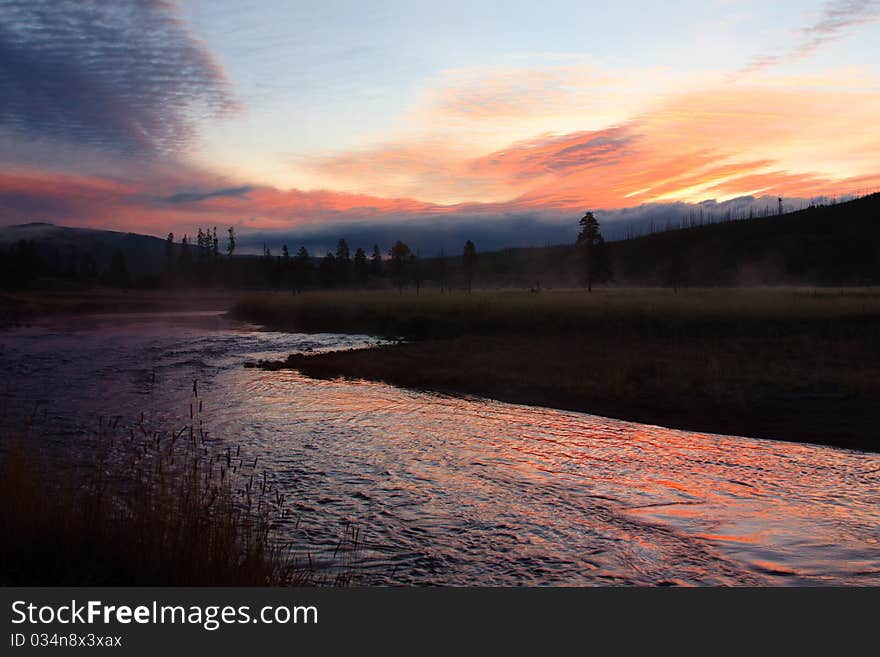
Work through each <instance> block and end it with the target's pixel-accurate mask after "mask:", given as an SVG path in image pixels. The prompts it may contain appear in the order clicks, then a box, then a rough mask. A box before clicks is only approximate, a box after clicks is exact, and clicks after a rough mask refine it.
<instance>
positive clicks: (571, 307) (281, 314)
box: [233, 289, 880, 450]
mask: <svg viewBox="0 0 880 657" xmlns="http://www.w3.org/2000/svg"><path fill="white" fill-rule="evenodd" d="M233 312H234V314H236V315H237V316H239V317H248V318H250V319H253V320H256V321H261V322H263V323H265V324H267V325H268V326H271V327H273V328H276V329H284V330H304V331H339V332H353V333H354V332H357V333H371V334H376V335H382V336H400V337H404V338H408V339H409V340H411V342H409V343H404V344H395V345H390V346H385V347H380V348H375V349H369V350H364V351H350V352H337V353H329V354H319V355H292V356H290V357H289V358H288V359H287V360H286V361H283V362H276V363H264V364H262V365H263V366H264V367H268V368H277V367H286V368H294V369H298V370H300V371H302V372H304V373H305V374H308V375H310V376H315V377H322V378H336V377H346V378H354V379H367V380H377V381H385V382H388V383H392V384H395V385H401V386H406V387H412V388H419V389H426V390H435V391H441V392H452V393H468V394H475V395H481V396H486V397H491V398H495V399H500V400H503V401H510V402H517V403H525V404H535V405H542V406H551V407H556V408H563V409H569V410H578V411H585V412H590V413H596V414H601V415H606V416H610V417H617V418H621V419H625V420H634V421H640V422H648V423H655V424H660V425H664V426H669V427H674V428H682V429H690V430H697V431H709V432H717V433H730V434H739V435H748V436H756V437H766V438H778V439H784V440H794V441H808V442H817V443H824V444H830V445H838V446H845V447H855V448H861V449H868V450H878V449H880V431H878V429H877V424H876V418H875V413H876V408H877V407H878V402H880V294H878V291H877V290H866V289H860V290H822V291H815V290H791V289H788V290H779V289H777V290H770V289H762V290H702V291H695V290H691V291H687V292H684V293H680V294H677V295H676V294H673V293H672V292H666V291H664V290H659V291H657V290H643V291H632V290H612V291H605V292H603V293H601V294H593V295H586V294H584V293H580V292H575V293H553V294H516V293H493V294H479V295H472V296H466V295H443V296H440V295H429V296H420V297H416V296H414V295H386V294H381V295H371V294H363V295H351V294H338V295H332V294H323V295H302V296H301V297H297V298H290V297H277V296H266V297H256V298H250V299H247V300H245V301H243V302H240V303H239V304H237V305H236V306H235V308H234V310H233Z"/></svg>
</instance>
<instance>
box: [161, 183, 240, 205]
mask: <svg viewBox="0 0 880 657" xmlns="http://www.w3.org/2000/svg"><path fill="white" fill-rule="evenodd" d="M253 189H254V188H253V186H251V185H244V186H242V187H226V188H224V189H214V190H211V191H209V192H178V193H177V194H172V195H171V196H165V197H163V198H162V199H161V200H162V201H163V202H164V203H199V202H201V201H206V200H208V199H212V198H218V197H222V196H231V197H234V198H241V197H245V196H247V193H248V192H250V191H252V190H253Z"/></svg>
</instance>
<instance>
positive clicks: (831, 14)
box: [739, 0, 880, 75]
mask: <svg viewBox="0 0 880 657" xmlns="http://www.w3.org/2000/svg"><path fill="white" fill-rule="evenodd" d="M878 18H880V0H832V1H831V2H828V3H826V4H825V5H824V7H823V10H822V14H821V16H820V17H819V19H818V20H817V21H816V22H815V23H813V24H812V25H808V26H807V27H803V28H801V29H800V30H798V31H797V35H796V40H795V43H794V45H793V46H792V47H791V48H789V49H788V50H784V51H781V52H769V53H764V54H762V55H758V56H756V57H754V58H753V59H752V60H751V61H749V63H748V64H746V66H745V67H743V68H742V69H741V70H740V71H739V75H745V74H749V73H756V72H758V71H762V70H764V69H766V68H770V67H771V66H776V65H778V64H782V63H784V62H787V61H792V60H796V59H800V58H802V57H806V56H808V55H810V54H812V53H814V52H815V51H816V50H818V49H819V48H821V47H822V46H824V45H826V44H828V43H832V42H834V41H837V40H839V39H842V38H844V37H846V36H847V35H848V34H849V32H850V31H851V30H852V29H853V28H855V27H858V26H860V25H863V24H865V23H871V22H874V21H876V20H877V19H878Z"/></svg>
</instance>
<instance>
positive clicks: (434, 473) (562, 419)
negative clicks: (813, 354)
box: [0, 315, 880, 585]
mask: <svg viewBox="0 0 880 657" xmlns="http://www.w3.org/2000/svg"><path fill="white" fill-rule="evenodd" d="M367 341H368V339H367V338H363V337H360V338H358V337H347V336H331V335H323V336H307V335H285V334H280V333H272V332H265V331H260V330H257V328H256V327H252V326H244V325H236V324H232V323H230V322H226V321H225V320H222V319H221V318H219V317H217V316H207V315H205V316H202V317H196V316H187V317H183V316H165V317H164V318H156V317H152V318H148V317H139V316H132V317H130V318H129V319H128V320H126V321H125V322H121V323H120V322H119V321H114V322H112V323H102V322H95V321H91V322H90V323H85V320H82V321H81V322H80V323H76V322H74V323H72V324H71V323H70V322H62V323H54V324H45V325H38V326H33V327H28V328H22V329H16V330H12V331H7V332H5V333H2V334H0V347H2V350H0V365H2V371H3V372H4V377H6V379H7V380H6V381H3V389H4V390H6V391H7V392H6V398H7V402H8V403H9V405H10V406H11V407H12V408H13V409H15V408H18V409H19V410H23V409H31V408H33V406H34V405H35V404H36V405H38V406H41V407H42V408H43V412H44V416H43V419H42V422H44V423H45V426H47V427H49V428H50V429H51V430H52V431H53V432H55V433H56V434H59V435H61V434H64V435H66V436H68V438H67V439H69V440H75V439H76V436H77V435H78V434H80V433H83V432H87V431H88V430H89V428H90V427H92V426H94V421H95V418H96V417H97V416H98V415H105V416H108V415H119V416H121V417H122V418H123V420H133V419H135V418H136V417H137V415H138V414H139V413H140V412H141V411H142V410H144V409H145V408H146V410H147V412H148V415H149V417H150V420H151V421H152V422H155V423H162V422H168V423H174V422H179V421H181V420H182V419H185V412H187V410H188V404H189V395H190V394H191V384H192V379H194V378H197V379H199V381H200V388H201V390H202V399H203V401H204V403H205V415H206V421H207V423H208V425H209V427H210V431H211V435H212V436H215V437H216V439H217V440H222V441H226V442H229V443H231V444H241V445H242V449H243V450H246V451H247V452H248V453H249V454H252V455H255V456H259V458H260V460H261V462H262V463H264V464H266V467H267V468H268V470H269V471H270V473H271V475H272V476H273V478H274V480H275V482H276V483H277V484H278V485H279V486H281V487H282V488H283V489H284V490H285V491H286V492H287V494H288V497H289V498H290V499H292V500H294V502H293V505H294V511H295V513H296V516H297V517H298V523H294V522H293V521H291V522H290V523H289V524H287V525H285V527H284V528H283V530H284V531H286V532H287V533H288V534H289V535H290V537H291V538H294V539H295V540H296V542H297V545H299V546H300V552H301V554H303V555H304V554H306V553H309V554H311V555H312V556H313V558H314V560H315V562H316V563H318V564H319V565H320V564H323V563H326V562H328V561H329V560H330V558H329V555H330V554H331V553H332V551H333V550H334V549H335V546H336V544H337V541H338V538H339V536H340V535H341V534H342V533H343V532H344V528H345V526H346V524H347V523H355V524H356V525H357V526H358V527H359V528H360V530H361V533H362V535H363V536H364V543H363V545H362V548H361V550H360V552H359V555H358V559H359V565H358V574H359V577H360V580H361V582H362V583H364V584H392V583H403V584H428V583H430V584H455V585H457V584H486V585H514V584H556V585H590V584H648V585H654V584H682V585H700V584H772V585H790V584H857V585H867V584H873V585H877V584H880V531H878V527H880V455H878V454H870V453H860V452H854V451H847V450H839V449H832V448H827V447H820V446H814V445H806V444H795V443H784V442H777V441H773V440H753V439H747V438H738V437H730V436H717V435H707V434H698V433H689V432H684V431H674V430H670V429H664V428H661V427H653V426H646V425H640V424H634V423H627V422H621V421H617V420H610V419H606V418H601V417H596V416H590V415H586V414H581V413H572V412H564V411H555V410H551V409H545V408H533V407H526V406H517V405H510V404H503V403H498V402H493V401H486V400H480V399H471V398H459V397H450V396H442V395H431V394H425V393H420V392H414V391H408V390H401V389H397V388H393V387H390V386H386V385H381V384H375V383H364V382H346V381H315V380H311V379H308V378H305V377H303V376H301V375H300V374H298V373H296V372H292V371H278V372H267V371H262V370H256V369H245V368H244V367H242V364H243V363H244V362H246V361H251V360H254V359H256V358H261V357H278V356H283V355H286V354H287V353H290V352H292V351H298V350H320V349H327V348H347V347H350V346H360V345H363V344H365V343H366V342H367ZM153 372H155V373H156V383H153V382H152V373H153Z"/></svg>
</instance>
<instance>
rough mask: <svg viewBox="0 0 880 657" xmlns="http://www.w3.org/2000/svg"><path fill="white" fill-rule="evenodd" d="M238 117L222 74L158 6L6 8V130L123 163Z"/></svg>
mask: <svg viewBox="0 0 880 657" xmlns="http://www.w3.org/2000/svg"><path fill="white" fill-rule="evenodd" d="M237 108H238V105H237V103H236V100H235V98H234V97H233V94H232V91H231V90H230V85H229V83H228V81H227V79H226V77H225V75H224V73H223V71H222V69H221V67H220V66H219V64H218V63H217V62H216V61H215V60H214V59H213V58H212V57H211V55H210V54H209V53H208V51H207V50H206V49H205V47H204V45H203V44H202V43H201V42H199V41H198V40H197V39H195V38H194V37H193V35H192V34H190V32H189V31H188V30H187V28H186V27H185V25H184V24H183V22H182V21H181V19H180V18H179V17H178V15H177V10H176V8H175V7H174V6H173V5H171V4H170V3H168V2H164V1H162V0H131V1H130V2H124V3H110V2H80V1H78V0H61V1H58V0H9V1H7V2H4V3H3V4H2V5H0V128H3V129H5V130H7V131H11V132H13V133H18V134H23V135H25V136H33V137H39V138H46V137H48V138H52V139H56V140H61V142H67V143H73V144H78V145H82V146H85V147H91V148H98V149H102V150H106V151H111V152H114V153H121V154H125V155H140V156H151V155H163V154H171V153H176V152H178V151H181V150H183V149H185V148H186V147H187V146H189V145H190V144H191V142H192V140H193V138H194V135H195V123H196V120H197V118H198V116H199V115H213V116H216V115H222V114H224V113H228V112H232V111H235V110H236V109H237Z"/></svg>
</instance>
